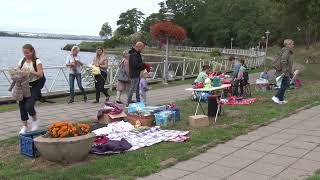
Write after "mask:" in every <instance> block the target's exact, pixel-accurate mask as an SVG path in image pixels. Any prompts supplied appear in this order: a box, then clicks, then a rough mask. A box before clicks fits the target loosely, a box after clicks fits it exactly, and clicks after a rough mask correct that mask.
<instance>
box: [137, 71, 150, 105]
mask: <svg viewBox="0 0 320 180" xmlns="http://www.w3.org/2000/svg"><path fill="white" fill-rule="evenodd" d="M140 77H141V79H140V84H139V88H140V95H141V97H142V100H143V102H144V103H145V104H147V91H149V90H150V89H151V88H149V87H148V82H147V78H148V77H149V73H148V72H147V70H144V71H141V74H140Z"/></svg>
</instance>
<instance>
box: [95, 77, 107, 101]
mask: <svg viewBox="0 0 320 180" xmlns="http://www.w3.org/2000/svg"><path fill="white" fill-rule="evenodd" d="M107 77H108V74H107V73H106V72H104V71H101V74H100V75H96V76H94V79H95V88H96V101H98V102H99V99H100V92H102V93H103V94H104V95H105V96H106V97H107V98H108V97H109V94H108V89H106V88H104V85H105V83H106V80H107Z"/></svg>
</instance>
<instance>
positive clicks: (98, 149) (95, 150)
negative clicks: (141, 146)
mask: <svg viewBox="0 0 320 180" xmlns="http://www.w3.org/2000/svg"><path fill="white" fill-rule="evenodd" d="M131 147H132V145H131V144H130V143H129V142H128V141H127V140H125V139H121V140H108V142H107V143H104V144H100V145H97V146H93V147H92V149H91V151H90V152H91V153H92V154H98V155H102V154H110V153H119V152H123V151H126V150H128V149H130V148H131Z"/></svg>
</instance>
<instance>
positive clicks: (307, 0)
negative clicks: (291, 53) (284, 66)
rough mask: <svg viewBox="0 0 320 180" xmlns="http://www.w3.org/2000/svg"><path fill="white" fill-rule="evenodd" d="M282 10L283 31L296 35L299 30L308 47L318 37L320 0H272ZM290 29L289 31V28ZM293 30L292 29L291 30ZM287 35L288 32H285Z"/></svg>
mask: <svg viewBox="0 0 320 180" xmlns="http://www.w3.org/2000/svg"><path fill="white" fill-rule="evenodd" d="M273 1H274V2H276V3H278V4H279V9H280V10H281V11H282V14H281V15H282V19H283V23H284V24H285V26H284V27H283V28H282V29H283V30H284V31H287V32H291V34H294V35H297V34H299V32H301V33H300V34H301V37H302V39H303V40H304V43H305V45H306V48H307V49H308V48H309V46H310V45H311V43H312V42H314V41H316V40H317V39H319V33H320V31H319V25H320V1H319V0H273ZM289 29H291V31H290V30H289ZM292 29H293V30H294V31H293V30H292ZM287 35H288V34H287ZM289 35H290V34H289Z"/></svg>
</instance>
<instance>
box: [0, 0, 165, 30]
mask: <svg viewBox="0 0 320 180" xmlns="http://www.w3.org/2000/svg"><path fill="white" fill-rule="evenodd" d="M161 1H163V0H135V1H131V0H90V1H89V0H54V1H52V0H50V1H49V0H1V6H0V30H12V31H32V32H47V33H67V34H87V35H98V32H99V30H100V27H101V25H102V24H103V23H104V22H109V23H110V25H111V26H112V28H113V29H115V28H116V27H117V26H116V21H117V20H118V17H119V15H120V14H121V13H122V12H124V11H126V10H128V9H132V8H138V10H140V11H142V12H143V13H145V14H146V15H149V14H151V13H153V12H157V11H158V10H159V5H158V3H159V2H161Z"/></svg>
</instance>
